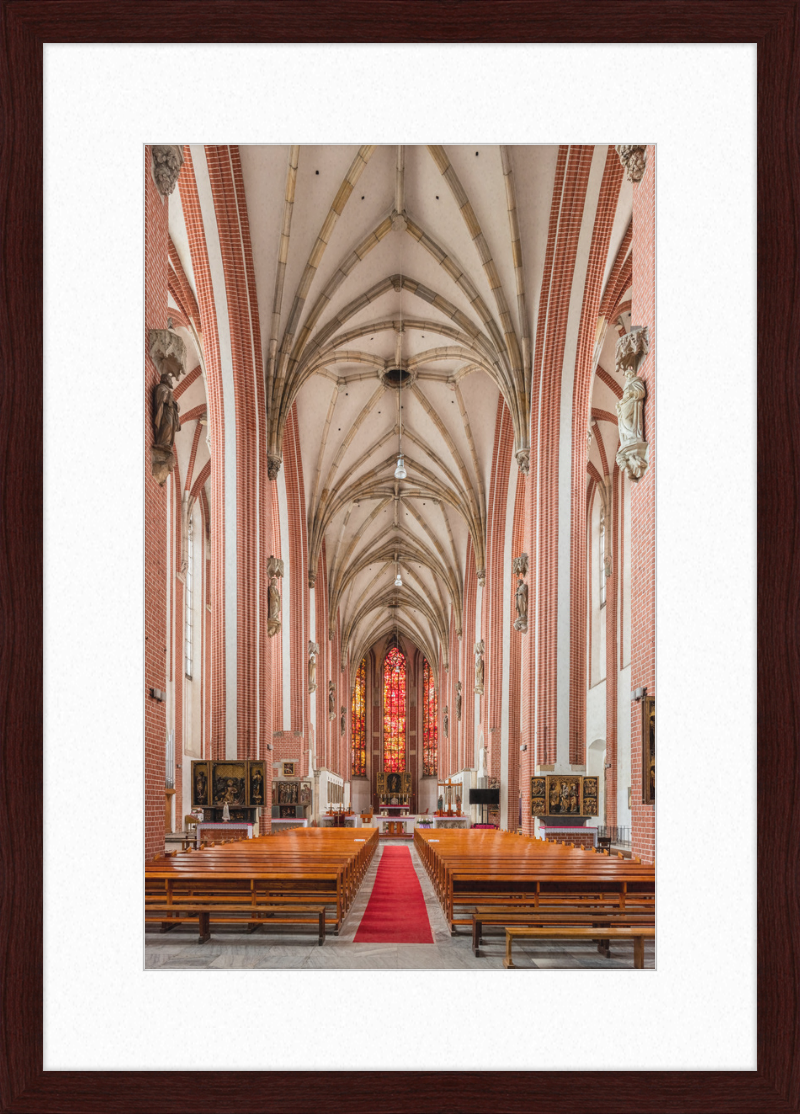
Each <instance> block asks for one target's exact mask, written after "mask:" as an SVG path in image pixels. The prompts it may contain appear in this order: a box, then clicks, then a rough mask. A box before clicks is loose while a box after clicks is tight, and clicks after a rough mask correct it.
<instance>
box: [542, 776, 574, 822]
mask: <svg viewBox="0 0 800 1114" xmlns="http://www.w3.org/2000/svg"><path fill="white" fill-rule="evenodd" d="M581 780H582V779H581V777H580V775H579V774H551V775H549V776H548V778H547V815H548V816H575V817H578V816H581V815H582V813H581Z"/></svg>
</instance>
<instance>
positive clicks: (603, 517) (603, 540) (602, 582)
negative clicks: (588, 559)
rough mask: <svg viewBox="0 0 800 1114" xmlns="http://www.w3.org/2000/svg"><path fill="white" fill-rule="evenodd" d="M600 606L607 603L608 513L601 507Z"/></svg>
mask: <svg viewBox="0 0 800 1114" xmlns="http://www.w3.org/2000/svg"><path fill="white" fill-rule="evenodd" d="M599 549H600V606H601V607H605V605H606V514H605V511H604V510H603V508H602V507H601V508H600V538H599Z"/></svg>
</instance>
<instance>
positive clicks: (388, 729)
mask: <svg viewBox="0 0 800 1114" xmlns="http://www.w3.org/2000/svg"><path fill="white" fill-rule="evenodd" d="M383 768H384V770H386V771H387V772H388V773H402V772H403V771H404V770H405V768H406V659H405V655H404V654H401V653H400V651H399V650H398V649H396V648H394V647H393V648H392V649H391V650H390V651H389V653H388V654H387V655H386V658H385V659H384V662H383Z"/></svg>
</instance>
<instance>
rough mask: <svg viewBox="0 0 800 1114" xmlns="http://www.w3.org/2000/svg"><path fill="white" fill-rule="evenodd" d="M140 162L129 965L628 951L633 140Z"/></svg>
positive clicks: (643, 868) (647, 619)
mask: <svg viewBox="0 0 800 1114" xmlns="http://www.w3.org/2000/svg"><path fill="white" fill-rule="evenodd" d="M168 138H169V137H168ZM143 173H144V195H145V208H144V271H145V290H144V305H145V321H144V345H145V356H144V406H143V424H144V439H145V453H144V465H143V467H144V479H143V482H144V516H145V521H144V539H145V561H144V568H145V584H144V602H145V613H144V639H145V641H144V647H145V649H144V733H145V755H144V769H145V800H144V802H143V803H144V808H145V847H144V857H145V867H144V869H145V918H144V954H145V965H146V967H147V968H148V969H152V970H158V969H161V970H174V969H182V968H192V969H198V968H199V969H203V968H208V969H209V970H213V969H219V968H225V969H231V968H234V969H249V970H257V969H267V968H276V969H280V968H301V969H322V970H326V969H358V968H363V969H397V970H416V969H471V970H484V969H493V968H499V969H514V968H521V969H526V968H527V969H536V968H546V969H573V970H574V969H632V968H635V969H651V970H652V969H654V968H655V796H656V775H655V758H656V751H655V695H656V691H655V688H656V686H655V681H656V678H655V537H656V527H655V483H656V474H655V473H656V426H655V408H656V376H655V363H656V322H655V197H656V190H655V174H656V148H655V146H654V145H644V144H642V145H635V144H633V145H631V144H616V145H614V144H599V145H571V144H562V145H557V144H554V145H540V146H502V145H495V146H482V145H478V144H475V145H471V146H466V145H448V146H436V145H431V146H415V145H383V146H381V145H376V146H369V145H366V146H360V147H359V146H357V145H348V144H338V145H327V146H326V145H320V146H284V145H241V146H236V145H229V146H220V145H215V146H211V145H203V144H188V145H185V146H182V145H158V144H154V145H151V146H147V147H146V148H145V151H144V168H143ZM665 435H666V434H665ZM665 699H666V697H665ZM665 707H666V705H665ZM665 776H666V774H665ZM665 784H666V783H665ZM499 977H501V978H505V976H499ZM509 977H511V978H513V976H509ZM634 977H635V976H634Z"/></svg>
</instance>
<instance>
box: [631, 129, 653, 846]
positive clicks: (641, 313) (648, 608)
mask: <svg viewBox="0 0 800 1114" xmlns="http://www.w3.org/2000/svg"><path fill="white" fill-rule="evenodd" d="M655 173H656V153H655V147H653V146H652V145H651V146H649V147H648V148H647V166H646V169H645V172H644V176H643V178H642V180H641V181H640V182H637V183H635V184H634V187H633V297H632V306H631V324H632V325H634V326H647V328H648V331H649V337H648V340H649V352H648V355H647V356H646V357H645V358H644V359H643V360H642V362H641V363H640V364H639V367H638V369H637V374H638V376H639V378H640V379H642V380H643V381H644V384H645V387H646V388H647V396H646V398H645V403H644V436H645V440H646V441H647V442H648V445H649V451H648V466H647V470H646V472H645V473H644V475H643V476H642V478H641V479H640V480H639V481H638V483H632V484H631V688H632V689H635V688H639V687H644V686H646V687H647V695H648V696H655V695H656V687H655V686H656V675H655V597H656V580H655V577H656V554H655V537H656V532H655V493H656V423H655V414H656V322H655V242H656V241H655ZM656 722H657V720H656ZM631 812H632V818H631V823H632V838H633V854H634V855H638V856H639V857H640V858H641V859H642V861H643V862H654V861H655V807H654V806H653V805H648V804H644V803H643V802H642V709H641V705H640V704H636V703H634V704H632V705H631Z"/></svg>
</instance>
